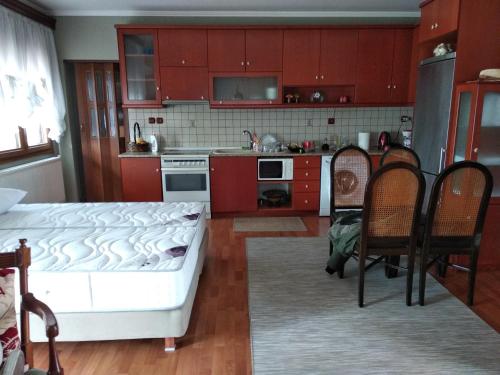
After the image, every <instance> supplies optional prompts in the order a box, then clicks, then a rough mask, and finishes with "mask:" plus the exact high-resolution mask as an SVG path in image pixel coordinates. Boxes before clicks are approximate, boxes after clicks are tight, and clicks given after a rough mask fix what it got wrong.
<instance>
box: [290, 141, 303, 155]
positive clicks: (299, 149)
mask: <svg viewBox="0 0 500 375" xmlns="http://www.w3.org/2000/svg"><path fill="white" fill-rule="evenodd" d="M288 150H289V151H290V152H293V153H297V154H303V153H304V152H305V151H304V148H303V147H300V146H299V145H298V144H297V143H290V144H289V145H288Z"/></svg>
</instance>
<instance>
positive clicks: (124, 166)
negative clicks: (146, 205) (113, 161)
mask: <svg viewBox="0 0 500 375" xmlns="http://www.w3.org/2000/svg"><path fill="white" fill-rule="evenodd" d="M120 164H121V172H122V189H123V200H124V201H125V202H161V201H162V200H163V194H162V187H161V168H160V158H121V159H120Z"/></svg>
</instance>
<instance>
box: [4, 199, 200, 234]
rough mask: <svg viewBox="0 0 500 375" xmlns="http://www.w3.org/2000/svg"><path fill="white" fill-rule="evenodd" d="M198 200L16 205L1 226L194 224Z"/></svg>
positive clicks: (196, 219)
mask: <svg viewBox="0 0 500 375" xmlns="http://www.w3.org/2000/svg"><path fill="white" fill-rule="evenodd" d="M202 213H203V214H204V204H203V203H198V202H179V203H164V202H140V203H135V202H134V203H128V202H127V203H125V202H123V203H122V202H117V203H35V204H17V205H15V206H14V207H13V208H11V209H10V210H9V211H8V212H7V213H5V214H3V215H0V229H18V228H92V227H140V226H144V227H146V226H151V225H169V226H170V225H173V226H191V227H194V226H196V224H197V222H198V219H199V218H200V216H201V215H202Z"/></svg>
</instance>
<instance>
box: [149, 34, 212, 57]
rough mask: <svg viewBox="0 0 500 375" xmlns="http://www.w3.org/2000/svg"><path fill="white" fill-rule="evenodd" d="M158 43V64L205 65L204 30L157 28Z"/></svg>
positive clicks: (205, 38)
mask: <svg viewBox="0 0 500 375" xmlns="http://www.w3.org/2000/svg"><path fill="white" fill-rule="evenodd" d="M158 45H159V55H160V66H207V31H206V30H203V29H168V30H159V31H158Z"/></svg>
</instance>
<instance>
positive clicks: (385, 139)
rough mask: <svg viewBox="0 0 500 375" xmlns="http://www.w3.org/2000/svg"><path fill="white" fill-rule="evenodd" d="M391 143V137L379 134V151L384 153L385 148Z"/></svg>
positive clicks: (387, 134) (387, 133) (386, 134)
mask: <svg viewBox="0 0 500 375" xmlns="http://www.w3.org/2000/svg"><path fill="white" fill-rule="evenodd" d="M390 143H391V135H390V134H389V132H381V133H380V135H379V136H378V143H377V146H378V149H379V150H384V151H386V148H388V147H389V144H390Z"/></svg>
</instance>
